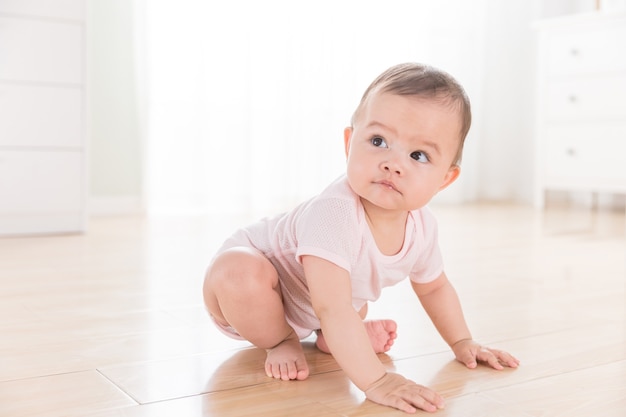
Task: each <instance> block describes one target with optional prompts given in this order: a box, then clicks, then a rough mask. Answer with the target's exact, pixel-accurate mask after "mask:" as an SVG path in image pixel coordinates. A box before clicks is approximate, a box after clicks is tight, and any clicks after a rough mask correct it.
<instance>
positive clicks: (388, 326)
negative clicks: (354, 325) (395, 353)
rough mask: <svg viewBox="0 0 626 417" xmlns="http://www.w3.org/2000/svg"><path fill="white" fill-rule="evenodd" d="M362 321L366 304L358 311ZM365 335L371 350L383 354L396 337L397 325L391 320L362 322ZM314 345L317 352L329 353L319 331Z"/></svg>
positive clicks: (365, 312) (365, 311)
mask: <svg viewBox="0 0 626 417" xmlns="http://www.w3.org/2000/svg"><path fill="white" fill-rule="evenodd" d="M359 315H360V316H361V318H362V319H365V316H366V315H367V304H365V306H363V308H362V309H361V310H360V311H359ZM363 324H364V326H365V330H366V331H367V335H368V336H369V338H370V343H371V344H372V348H373V349H374V352H376V353H384V352H387V351H388V350H389V349H391V346H392V345H393V342H394V340H395V338H396V337H397V334H396V329H397V328H398V325H397V324H396V322H395V321H393V320H368V321H365V322H363ZM315 345H316V346H317V348H318V349H319V350H321V351H322V352H325V353H330V349H328V345H327V344H326V340H325V339H324V335H323V334H322V332H321V331H318V332H317V341H316V342H315Z"/></svg>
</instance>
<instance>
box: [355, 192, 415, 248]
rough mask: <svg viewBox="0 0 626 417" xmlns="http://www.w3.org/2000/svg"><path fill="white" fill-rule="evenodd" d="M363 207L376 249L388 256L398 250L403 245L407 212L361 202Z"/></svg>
mask: <svg viewBox="0 0 626 417" xmlns="http://www.w3.org/2000/svg"><path fill="white" fill-rule="evenodd" d="M363 209H364V211H365V219H366V220H367V224H368V226H369V229H370V231H371V233H372V236H373V237H374V241H375V242H376V246H377V247H378V250H380V251H381V252H382V253H383V254H384V255H388V256H391V255H395V254H397V253H398V252H400V251H401V250H402V247H403V246H404V237H405V231H406V220H407V217H408V215H409V213H408V212H406V211H391V210H385V209H381V208H380V207H376V206H372V205H371V204H367V203H366V202H363Z"/></svg>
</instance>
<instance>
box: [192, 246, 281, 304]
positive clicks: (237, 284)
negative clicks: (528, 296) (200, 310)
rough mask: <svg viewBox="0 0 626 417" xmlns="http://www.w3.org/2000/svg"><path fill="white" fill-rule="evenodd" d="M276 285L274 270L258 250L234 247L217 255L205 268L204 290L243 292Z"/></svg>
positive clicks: (276, 278) (276, 279)
mask: <svg viewBox="0 0 626 417" xmlns="http://www.w3.org/2000/svg"><path fill="white" fill-rule="evenodd" d="M277 282H278V276H277V273H276V269H275V268H274V266H273V265H272V264H271V262H270V261H269V260H268V259H267V258H266V257H265V256H264V255H263V254H262V253H260V252H259V251H257V250H255V249H252V248H246V247H236V248H231V249H228V250H226V251H224V252H222V253H221V254H219V255H218V256H217V257H216V258H215V259H214V260H213V262H212V263H211V265H210V266H209V268H208V269H207V272H206V275H205V279H204V286H205V291H206V289H209V290H210V291H213V292H216V293H219V292H233V291H235V292H239V293H241V292H247V291H258V290H260V289H263V288H266V287H270V288H272V287H274V286H275V285H276V283H277Z"/></svg>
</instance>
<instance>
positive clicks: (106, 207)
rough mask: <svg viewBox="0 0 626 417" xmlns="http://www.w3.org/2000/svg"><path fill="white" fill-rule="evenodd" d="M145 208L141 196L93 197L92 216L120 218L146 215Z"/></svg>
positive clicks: (90, 212)
mask: <svg viewBox="0 0 626 417" xmlns="http://www.w3.org/2000/svg"><path fill="white" fill-rule="evenodd" d="M145 211H146V210H145V207H144V203H143V199H142V198H141V197H140V196H136V195H129V196H91V197H89V215H90V216H120V215H137V214H144V213H145Z"/></svg>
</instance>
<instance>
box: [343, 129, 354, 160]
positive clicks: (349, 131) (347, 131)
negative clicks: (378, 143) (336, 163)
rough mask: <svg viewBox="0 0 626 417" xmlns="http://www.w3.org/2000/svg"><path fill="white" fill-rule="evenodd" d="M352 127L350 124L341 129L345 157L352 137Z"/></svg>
mask: <svg viewBox="0 0 626 417" xmlns="http://www.w3.org/2000/svg"><path fill="white" fill-rule="evenodd" d="M352 132H353V129H352V127H351V126H349V127H346V128H345V129H344V130H343V146H344V147H345V151H346V157H348V151H349V150H350V139H352Z"/></svg>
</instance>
